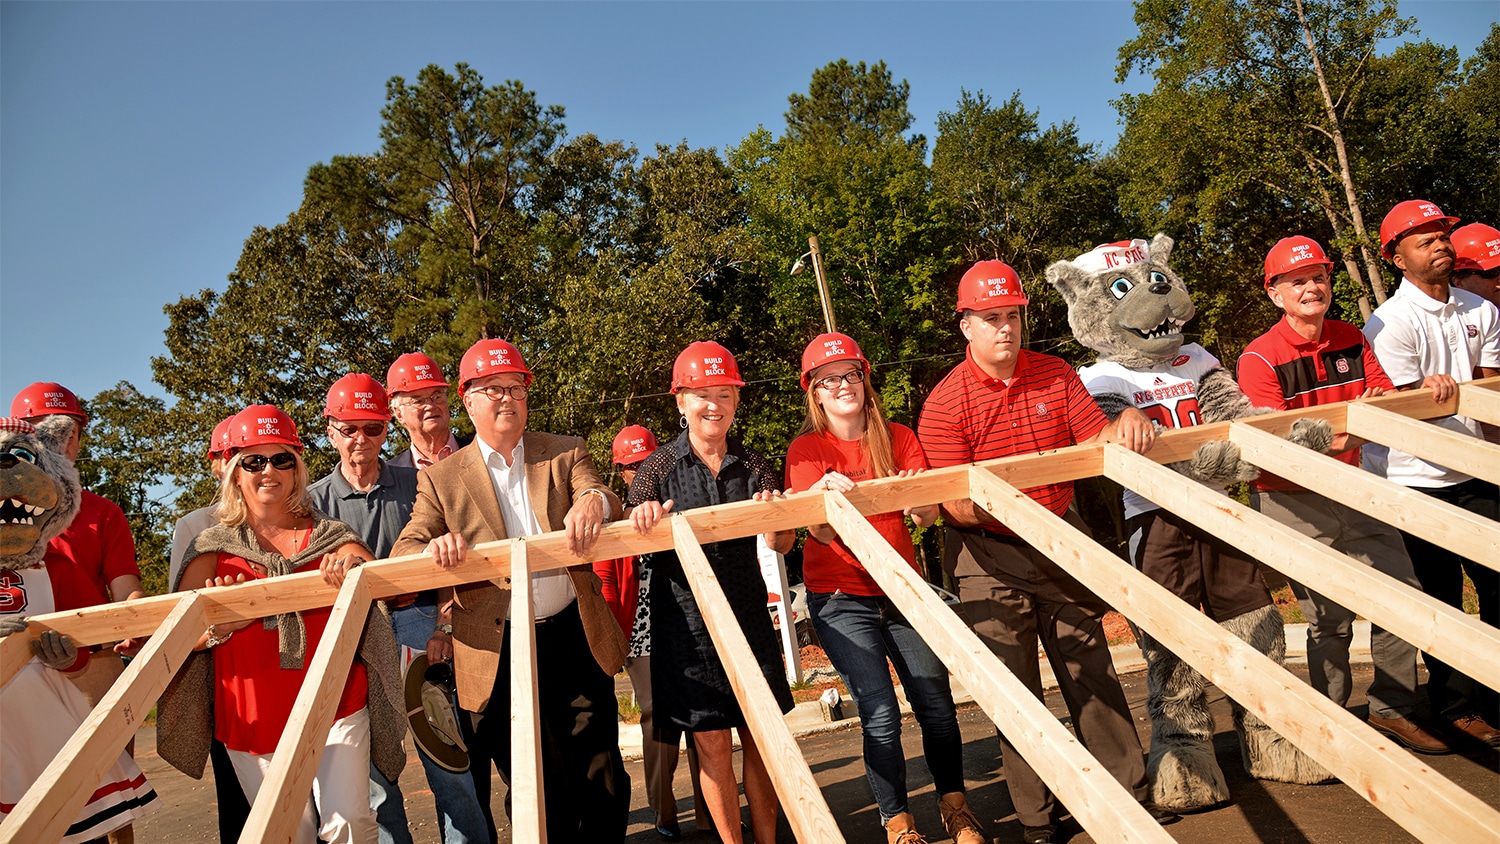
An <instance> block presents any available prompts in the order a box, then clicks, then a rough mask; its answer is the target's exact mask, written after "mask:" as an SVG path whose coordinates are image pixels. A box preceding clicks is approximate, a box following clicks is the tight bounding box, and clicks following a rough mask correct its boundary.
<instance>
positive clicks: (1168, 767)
mask: <svg viewBox="0 0 1500 844" xmlns="http://www.w3.org/2000/svg"><path fill="white" fill-rule="evenodd" d="M1146 776H1147V777H1148V778H1149V779H1150V780H1151V799H1152V801H1154V802H1155V803H1156V805H1158V806H1161V807H1162V808H1164V809H1171V810H1172V811H1174V812H1193V811H1199V810H1202V809H1208V808H1211V807H1213V806H1218V805H1221V804H1223V803H1228V802H1229V786H1228V784H1226V783H1225V782H1224V772H1223V770H1221V769H1220V768H1219V763H1218V760H1216V759H1215V758H1214V753H1213V746H1212V745H1208V746H1205V745H1201V744H1196V743H1194V744H1174V745H1172V746H1165V747H1152V748H1151V755H1150V756H1149V757H1148V758H1147V759H1146Z"/></svg>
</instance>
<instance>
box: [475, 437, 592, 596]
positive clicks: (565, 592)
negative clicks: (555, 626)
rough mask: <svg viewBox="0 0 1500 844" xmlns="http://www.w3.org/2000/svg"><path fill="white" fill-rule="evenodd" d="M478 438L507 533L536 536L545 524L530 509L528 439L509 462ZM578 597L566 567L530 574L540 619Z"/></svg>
mask: <svg viewBox="0 0 1500 844" xmlns="http://www.w3.org/2000/svg"><path fill="white" fill-rule="evenodd" d="M476 439H477V440H478V442H479V454H480V456H482V457H483V458H484V465H485V467H486V468H488V469H489V470H490V484H491V485H492V486H493V487H494V488H495V499H496V500H497V501H499V502H500V516H501V518H503V519H504V520H505V535H506V536H507V537H521V536H536V535H538V534H540V533H542V526H541V523H539V522H538V521H537V519H536V511H535V510H533V509H531V495H530V493H529V492H528V491H527V489H526V461H525V459H524V456H525V451H524V449H525V447H526V441H525V440H524V439H522V440H521V442H518V443H516V448H515V450H514V451H512V452H511V453H510V462H509V463H507V462H506V460H505V458H503V457H501V456H500V452H498V451H496V450H494V449H493V448H490V446H489V444H488V443H486V442H485V441H484V438H483V437H476ZM577 597H578V593H577V592H575V591H574V590H573V579H572V578H571V577H569V576H568V570H567V569H553V570H551V571H544V572H537V573H535V574H533V575H532V576H531V605H532V606H533V607H534V608H535V609H536V617H537V618H538V619H543V618H547V617H549V616H552V615H555V614H556V613H559V612H561V611H563V610H565V609H567V608H568V604H571V603H573V601H574V600H575V599H576V598H577Z"/></svg>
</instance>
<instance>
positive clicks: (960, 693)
mask: <svg viewBox="0 0 1500 844" xmlns="http://www.w3.org/2000/svg"><path fill="white" fill-rule="evenodd" d="M1109 655H1110V658H1111V659H1112V660H1113V661H1114V664H1115V673H1116V674H1118V675H1120V676H1124V675H1126V674H1136V673H1139V672H1141V671H1145V670H1146V660H1145V659H1144V658H1143V657H1142V656H1141V649H1140V648H1139V647H1137V646H1136V644H1135V643H1134V642H1132V643H1130V644H1125V645H1115V646H1114V647H1112V648H1110V649H1109ZM1286 661H1287V662H1288V663H1289V664H1292V665H1303V664H1306V662H1307V625H1306V624H1305V623H1304V624H1288V625H1287V626H1286ZM1349 662H1350V663H1351V664H1353V665H1368V664H1369V663H1370V622H1368V621H1364V620H1358V621H1355V622H1354V641H1353V643H1351V644H1350V646H1349ZM1041 669H1042V672H1041V673H1042V689H1043V690H1044V691H1049V692H1050V691H1053V690H1054V689H1056V688H1057V677H1056V675H1055V674H1054V673H1053V671H1052V666H1051V665H1050V664H1049V663H1048V662H1047V658H1046V656H1043V657H1042V662H1041ZM896 698H897V700H899V701H900V704H901V714H902V715H903V716H905V715H910V714H911V704H909V703H907V702H906V695H905V693H904V692H903V690H902V688H901V687H900V686H897V687H896ZM953 702H954V703H956V704H958V705H960V706H962V705H964V704H968V703H973V702H974V697H973V696H972V695H970V694H969V693H968V691H967V690H965V689H964V688H963V686H962V685H961V684H960V683H959V682H958V680H957V678H954V680H953ZM852 704H853V701H852V700H849V699H846V700H845V706H846V711H847V712H849V713H850V714H849V715H848V716H847V717H845V718H843V719H842V720H839V721H825V720H823V707H822V705H821V704H820V703H819V702H818V701H816V700H810V701H805V702H803V703H799V704H797V705H796V706H795V707H793V709H792V711H791V712H788V713H787V714H786V716H785V717H786V725H787V728H788V729H789V730H791V733H792V735H793V736H794V737H797V738H801V737H803V736H815V735H821V734H823V733H831V732H836V731H838V730H847V729H849V728H851V727H858V726H859V718H858V717H857V716H855V715H854V707H853V706H852ZM735 744H736V745H738V744H739V742H738V741H736V742H735ZM620 751H621V753H622V754H623V755H624V757H625V758H626V759H638V758H640V756H641V725H640V724H620Z"/></svg>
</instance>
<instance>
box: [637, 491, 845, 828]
mask: <svg viewBox="0 0 1500 844" xmlns="http://www.w3.org/2000/svg"><path fill="white" fill-rule="evenodd" d="M820 495H821V494H820ZM693 512H694V513H696V512H698V511H693ZM690 515H691V514H686V515H676V516H672V517H671V518H670V519H669V521H670V522H671V523H672V540H673V543H674V544H675V547H676V549H677V558H678V559H679V560H681V561H682V570H683V571H684V572H685V573H686V574H687V581H688V586H689V588H691V589H692V590H693V597H695V598H697V600H698V611H699V614H701V615H702V616H703V622H704V624H706V625H707V626H708V632H709V635H710V637H711V638H712V639H713V643H714V647H715V648H717V649H718V652H719V661H720V662H722V663H723V665H724V673H725V674H727V675H729V684H730V685H731V686H733V687H734V696H735V699H736V700H738V701H739V703H740V711H741V712H743V713H744V715H745V723H746V724H748V725H749V729H750V735H751V736H753V737H754V739H755V743H756V745H757V746H758V747H759V748H760V756H761V759H763V760H765V763H766V770H767V771H769V772H770V775H771V784H772V785H773V786H774V787H775V789H776V796H777V797H778V798H779V799H780V801H781V808H782V809H783V810H784V811H785V812H786V816H787V822H788V823H789V824H790V825H791V827H792V834H793V835H794V836H796V838H797V840H798V841H799V842H802V844H821V842H840V844H842V842H843V840H844V836H843V834H842V833H841V832H839V826H838V824H837V823H835V822H834V820H833V813H832V812H831V811H829V809H828V801H826V800H824V799H823V792H822V791H821V790H819V789H818V783H817V780H815V779H813V775H812V771H810V770H808V767H807V761H806V760H804V759H803V758H802V751H801V749H800V748H798V747H797V740H796V739H794V738H792V733H791V731H790V730H788V729H787V726H786V720H785V719H784V718H782V715H781V707H780V706H778V705H777V703H776V699H775V698H774V697H772V696H771V687H770V686H769V685H767V683H766V678H765V675H764V674H762V673H761V671H760V663H759V662H757V661H756V659H755V654H754V653H752V652H751V650H750V644H749V643H748V642H746V641H745V634H744V632H743V631H741V630H740V627H739V624H738V623H737V622H736V621H735V617H734V610H733V609H732V608H731V607H730V606H729V599H728V598H726V597H724V590H723V588H722V587H721V586H719V578H718V577H717V576H716V575H715V574H714V570H713V568H712V567H710V566H709V564H708V557H706V556H704V554H703V546H702V545H700V544H699V540H698V537H697V535H696V534H695V533H694V526H693V523H692V522H691V521H690V520H689V516H690ZM663 532H665V531H663Z"/></svg>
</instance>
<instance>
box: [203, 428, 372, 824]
mask: <svg viewBox="0 0 1500 844" xmlns="http://www.w3.org/2000/svg"><path fill="white" fill-rule="evenodd" d="M231 430H232V434H233V437H234V443H235V446H234V447H233V448H232V449H231V452H230V457H229V463H228V465H227V466H226V470H225V473H224V478H223V481H222V483H221V485H220V488H219V496H220V504H219V508H218V516H219V521H220V524H219V525H217V526H215V527H212V528H210V529H209V530H207V531H204V532H203V534H201V535H200V536H199V537H198V539H197V540H195V541H194V543H193V548H192V552H191V553H192V556H191V561H190V562H189V563H188V564H187V566H185V567H184V568H183V572H182V577H181V582H180V584H179V585H178V588H179V589H181V588H191V587H192V586H193V585H194V584H200V583H201V584H203V585H204V586H228V585H231V584H235V583H244V582H246V581H249V580H256V579H260V578H268V577H278V576H281V575H286V574H291V573H293V572H297V571H306V570H318V569H321V570H322V571H323V576H324V579H325V580H327V581H328V582H329V583H332V584H335V585H337V584H339V583H342V582H343V578H344V573H345V572H346V571H347V570H348V569H350V568H352V567H353V566H356V565H358V564H360V563H362V562H365V561H367V560H368V559H369V558H370V557H371V556H372V555H371V554H370V552H369V550H368V549H366V548H365V547H364V546H363V545H362V544H360V542H359V540H358V539H357V538H356V537H355V535H354V533H353V531H352V530H350V529H349V527H348V526H347V525H344V524H343V523H342V522H339V521H336V520H333V519H329V518H327V517H326V516H323V515H322V514H321V513H319V512H318V511H317V510H315V509H314V508H313V506H312V501H311V499H309V498H308V496H307V467H306V465H305V464H304V463H303V462H302V457H301V441H300V440H298V439H297V432H296V426H295V424H294V423H293V422H292V420H291V419H290V418H289V417H288V416H287V415H286V414H284V413H282V412H281V411H280V410H277V409H276V408H274V407H271V406H269V405H254V406H251V407H249V408H247V409H246V410H244V411H243V412H241V413H240V414H239V415H238V416H236V417H235V419H234V421H233V422H232V423H231ZM200 552H201V553H200ZM330 612H331V608H328V607H324V608H320V609H315V610H307V611H304V612H301V613H287V614H284V615H280V616H275V617H270V618H266V619H262V620H257V621H241V622H234V623H230V624H222V625H215V626H210V627H209V629H208V631H207V632H206V633H204V635H203V637H202V638H201V639H199V640H198V644H197V645H196V646H195V647H194V650H198V651H202V650H208V649H212V656H213V677H214V688H213V726H214V737H215V738H217V739H218V740H219V741H222V742H223V743H224V745H225V747H227V748H228V749H229V756H230V759H231V760H232V761H233V763H234V770H235V773H236V774H237V775H238V777H239V781H240V786H241V788H243V789H244V791H245V796H246V798H248V799H249V800H250V801H251V802H252V803H254V802H255V795H256V793H257V792H258V791H259V790H260V786H261V783H262V782H263V781H264V779H265V775H266V772H267V771H268V770H270V765H271V754H272V753H273V752H274V751H275V749H276V743H277V741H279V740H280V738H281V733H282V730H283V728H284V727H285V725H286V723H287V721H288V720H289V719H290V717H291V712H292V704H293V703H294V702H295V701H296V699H297V692H298V691H299V690H300V689H301V687H302V680H303V677H304V676H305V675H306V666H307V661H308V660H309V659H310V658H311V656H312V654H313V653H314V652H315V651H316V650H317V647H318V642H319V640H320V639H321V638H322V634H323V628H324V626H325V625H326V624H327V623H328V617H329V614H330ZM368 692H369V679H368V675H367V673H366V669H365V665H364V664H363V663H362V662H360V661H359V660H357V659H356V660H355V661H354V662H353V663H352V664H351V666H350V669H349V676H348V679H347V680H346V681H345V684H344V691H343V694H342V695H341V696H340V698H339V703H338V707H337V709H336V710H335V713H334V722H333V726H332V728H331V730H330V731H329V734H328V740H327V744H326V745H325V747H324V750H323V755H322V758H321V761H320V763H319V765H318V773H317V776H316V778H315V779H314V780H313V792H312V795H311V796H310V797H311V799H309V800H308V802H307V805H306V807H305V809H304V810H303V813H302V820H301V823H300V825H299V827H298V830H297V835H296V838H295V840H296V841H298V842H306V844H314V842H316V841H318V840H319V839H320V838H321V840H323V841H329V842H332V841H337V842H374V841H376V840H377V829H376V823H375V811H374V809H372V808H371V806H370V795H369V785H368V784H369V769H370V714H369V710H368V709H367V708H366V699H367V696H368Z"/></svg>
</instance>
